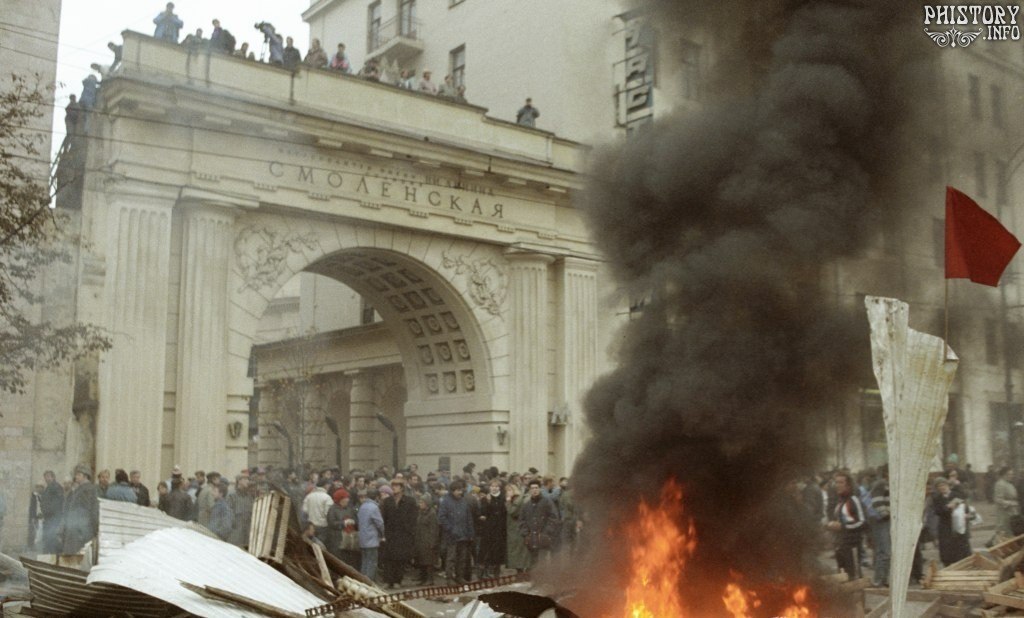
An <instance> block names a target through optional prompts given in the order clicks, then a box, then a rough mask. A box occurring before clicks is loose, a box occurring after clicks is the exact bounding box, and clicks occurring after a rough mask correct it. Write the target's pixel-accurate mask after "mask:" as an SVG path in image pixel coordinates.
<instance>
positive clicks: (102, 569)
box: [88, 528, 375, 618]
mask: <svg viewBox="0 0 1024 618" xmlns="http://www.w3.org/2000/svg"><path fill="white" fill-rule="evenodd" d="M88 581H89V583H90V584H91V583H93V582H106V583H110V584H118V585H120V586H124V587H126V588H131V589H132V590H138V591H140V592H144V593H146V594H148V595H150V596H153V597H156V598H158V599H163V600H164V601H166V602H168V603H171V604H172V605H175V606H177V607H180V608H181V609H183V610H185V611H187V612H191V613H193V614H195V615H197V616H203V617H205V618H250V617H257V616H261V615H262V614H260V613H258V612H255V611H251V610H246V609H243V608H241V607H239V606H236V605H232V604H230V603H223V602H219V601H212V600H209V599H205V598H203V597H201V596H199V595H198V594H195V593H194V592H191V591H189V590H186V589H185V588H184V587H183V586H182V585H181V582H188V583H190V584H193V585H195V586H199V587H202V586H214V587H216V588H221V589H223V590H227V591H229V592H233V593H235V594H239V595H242V596H245V597H248V598H250V599H253V600H255V601H260V602H262V603H266V604H268V605H272V606H274V607H277V608H280V609H283V610H286V611H292V612H297V613H300V614H301V613H303V612H305V610H306V609H307V608H310V607H315V606H317V605H320V604H321V603H322V601H321V600H320V599H319V598H318V597H316V596H315V595H313V594H311V593H309V592H307V591H306V590H304V589H303V588H301V587H300V586H299V585H298V584H296V583H295V582H293V581H292V580H290V579H288V578H287V577H286V576H284V575H283V574H281V573H279V572H278V571H277V570H275V569H274V568H273V567H271V566H269V565H266V564H264V563H262V562H260V561H259V560H258V559H257V558H255V557H253V556H251V555H249V554H248V553H247V552H245V551H243V550H241V549H239V548H237V547H235V546H234V545H231V544H229V543H224V542H223V541H220V540H217V539H212V538H209V537H206V536H203V535H202V534H200V533H198V532H195V531H194V530H189V529H186V528H166V529H163V530H157V531H155V532H152V533H150V534H147V535H146V536H144V537H142V538H140V539H138V540H136V541H134V542H132V543H130V544H128V545H126V546H125V547H123V548H121V549H110V550H108V552H107V554H106V555H105V556H104V558H103V560H101V561H100V564H98V565H96V566H94V567H93V569H92V571H91V572H90V573H89V579H88ZM346 615H347V616H374V615H375V614H373V613H369V612H367V611H362V610H361V611H353V612H348V613H347V614H346Z"/></svg>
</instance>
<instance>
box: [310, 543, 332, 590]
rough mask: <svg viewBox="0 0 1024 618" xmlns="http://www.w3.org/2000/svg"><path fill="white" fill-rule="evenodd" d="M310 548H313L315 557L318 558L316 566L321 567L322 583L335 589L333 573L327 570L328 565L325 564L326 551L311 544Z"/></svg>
mask: <svg viewBox="0 0 1024 618" xmlns="http://www.w3.org/2000/svg"><path fill="white" fill-rule="evenodd" d="M309 546H310V547H312V548H313V555H314V556H315V557H316V565H317V566H318V567H320V579H321V581H323V582H324V583H325V584H326V585H328V586H330V587H331V588H333V587H334V581H332V580H331V572H330V571H329V570H327V563H326V562H324V550H323V549H322V548H321V547H320V546H319V545H317V544H316V543H310V544H309Z"/></svg>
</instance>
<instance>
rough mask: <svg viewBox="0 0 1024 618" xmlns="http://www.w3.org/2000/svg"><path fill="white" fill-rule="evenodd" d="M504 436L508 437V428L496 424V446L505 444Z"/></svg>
mask: <svg viewBox="0 0 1024 618" xmlns="http://www.w3.org/2000/svg"><path fill="white" fill-rule="evenodd" d="M506 438H508V430H507V429H505V428H504V427H502V426H501V425H498V446H505V439H506Z"/></svg>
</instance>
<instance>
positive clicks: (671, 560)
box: [622, 479, 814, 618]
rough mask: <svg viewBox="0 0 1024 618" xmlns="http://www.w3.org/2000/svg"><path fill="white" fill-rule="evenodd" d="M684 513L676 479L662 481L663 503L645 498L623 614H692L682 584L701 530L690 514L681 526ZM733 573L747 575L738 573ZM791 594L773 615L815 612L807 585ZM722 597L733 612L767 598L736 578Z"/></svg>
mask: <svg viewBox="0 0 1024 618" xmlns="http://www.w3.org/2000/svg"><path fill="white" fill-rule="evenodd" d="M682 515H683V490H682V487H680V486H679V484H678V483H677V482H676V481H675V480H674V479H670V480H669V481H668V482H666V483H665V485H664V487H662V489H661V497H660V504H659V506H658V508H652V507H651V506H649V505H648V504H647V502H646V501H645V500H641V502H640V507H639V509H638V511H637V516H638V519H639V521H638V525H635V526H629V527H628V529H627V537H628V539H629V546H630V558H631V563H630V566H631V578H630V583H629V586H628V587H627V588H626V602H625V606H624V609H623V613H622V616H623V618H691V617H690V615H689V614H688V613H687V612H685V611H684V610H683V607H684V603H683V598H682V596H681V594H680V592H679V587H680V586H679V584H680V581H681V578H682V575H683V572H684V570H685V568H686V561H687V559H688V558H689V557H690V556H692V555H693V552H694V551H695V550H696V549H697V530H696V527H695V526H694V523H693V520H686V522H685V525H684V526H685V530H684V529H683V528H681V527H680V524H681V522H683V517H682ZM734 577H735V578H737V579H739V578H741V577H742V576H740V575H739V574H734ZM791 599H792V604H790V605H789V606H788V607H786V608H785V609H784V610H782V611H781V612H775V613H773V614H772V616H773V617H775V618H813V616H814V615H813V614H812V613H811V610H810V609H809V608H808V606H807V600H808V590H807V587H806V586H803V587H800V588H797V589H796V590H795V592H793V593H792V595H791ZM722 602H723V604H724V606H725V610H726V611H727V612H728V614H729V615H730V616H732V618H753V616H754V614H753V613H752V612H754V611H755V610H757V609H758V608H760V607H761V606H762V604H763V603H762V601H761V599H760V598H759V597H758V594H757V592H755V591H753V590H746V589H744V588H742V587H741V586H740V585H739V584H736V583H730V584H728V585H726V587H725V593H724V595H723V596H722ZM780 605H781V603H780ZM692 618H697V617H692Z"/></svg>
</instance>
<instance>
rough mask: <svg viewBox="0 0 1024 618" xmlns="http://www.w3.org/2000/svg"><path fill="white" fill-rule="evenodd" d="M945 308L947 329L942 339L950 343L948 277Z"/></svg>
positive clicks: (946, 343) (947, 343) (947, 280)
mask: <svg viewBox="0 0 1024 618" xmlns="http://www.w3.org/2000/svg"><path fill="white" fill-rule="evenodd" d="M943 308H944V309H945V313H946V330H945V332H944V333H943V335H942V341H943V342H944V343H945V345H947V346H948V345H949V279H946V300H945V302H944V303H943Z"/></svg>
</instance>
